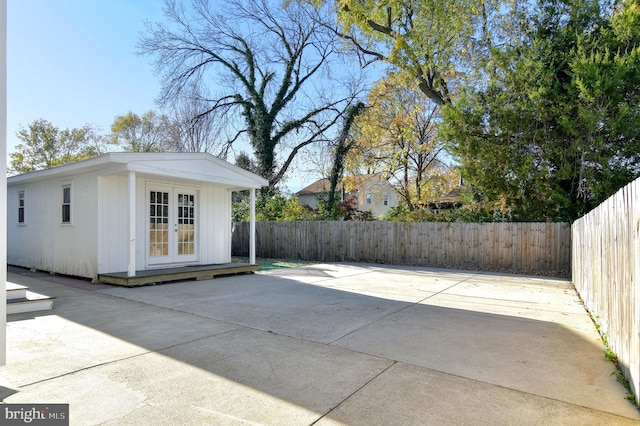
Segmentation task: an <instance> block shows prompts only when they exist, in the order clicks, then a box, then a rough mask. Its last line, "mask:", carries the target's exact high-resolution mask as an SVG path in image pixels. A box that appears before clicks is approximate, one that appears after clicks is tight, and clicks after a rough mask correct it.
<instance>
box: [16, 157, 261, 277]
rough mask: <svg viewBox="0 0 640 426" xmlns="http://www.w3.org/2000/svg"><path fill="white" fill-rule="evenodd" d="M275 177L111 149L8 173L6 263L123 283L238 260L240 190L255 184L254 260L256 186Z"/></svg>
mask: <svg viewBox="0 0 640 426" xmlns="http://www.w3.org/2000/svg"><path fill="white" fill-rule="evenodd" d="M267 184H268V182H267V180H265V179H263V178H261V177H259V176H257V175H255V174H253V173H251V172H248V171H246V170H243V169H241V168H239V167H236V166H233V165H231V164H229V163H227V162H226V161H223V160H221V159H219V158H216V157H214V156H212V155H210V154H206V153H108V154H104V155H101V156H99V157H95V158H92V159H89V160H85V161H80V162H77V163H72V164H67V165H63V166H59V167H54V168H51V169H47V170H39V171H35V172H31V173H26V174H23V175H18V176H13V177H9V178H8V179H7V213H8V214H7V243H8V244H7V263H8V264H10V265H16V266H21V267H26V268H33V269H38V270H44V271H49V272H51V273H59V274H66V275H72V276H79V277H86V278H90V279H92V280H96V281H103V282H110V281H109V279H106V278H105V277H109V276H111V277H117V276H120V277H125V278H126V279H125V280H123V281H122V282H118V281H114V283H120V284H124V285H140V284H145V283H149V282H153V279H148V280H147V281H135V280H133V278H135V277H141V276H146V275H153V274H154V273H155V274H156V275H157V273H158V271H160V272H162V271H169V270H171V271H178V272H180V271H185V270H187V269H184V267H190V268H191V269H190V270H192V271H193V270H198V268H199V269H200V270H211V269H215V267H216V265H217V266H218V267H222V266H224V265H226V266H229V267H231V266H233V265H232V264H231V238H232V220H231V203H232V192H233V191H242V190H249V191H250V196H251V223H252V224H253V226H252V227H251V230H252V235H251V238H250V246H249V248H248V249H249V265H255V207H254V206H255V191H256V189H259V188H261V187H263V186H266V185H267ZM204 266H210V268H204ZM180 268H183V269H180ZM202 277H204V276H199V278H202ZM113 279H115V278H113Z"/></svg>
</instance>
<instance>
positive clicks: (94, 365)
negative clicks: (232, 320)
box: [20, 330, 235, 388]
mask: <svg viewBox="0 0 640 426" xmlns="http://www.w3.org/2000/svg"><path fill="white" fill-rule="evenodd" d="M233 331H235V330H226V331H223V332H221V333H215V334H211V335H208V336H202V337H198V338H197V339H192V340H187V341H184V342H180V343H175V344H173V345H169V346H166V347H163V348H158V349H150V350H147V351H144V352H141V353H139V354H135V355H130V356H125V357H123V358H118V359H112V360H110V361H104V362H101V363H98V364H92V365H89V366H87V367H82V368H78V369H76V370H73V371H68V372H66V373H64V374H58V375H57V376H52V377H47V378H46V379H42V380H37V381H35V382H31V383H26V384H24V385H20V388H26V387H29V386H34V385H37V384H40V383H44V382H48V381H50V380H55V379H59V378H61V377H66V376H72V375H74V374H76V373H80V372H82V371H87V370H91V369H93V368H98V367H102V366H105V365H110V364H115V363H117V362H120V361H127V360H130V359H133V358H138V357H141V356H145V355H149V354H153V353H161V352H162V351H166V350H168V349H172V348H175V347H178V346H182V345H188V344H190V343H194V342H198V341H200V340H205V339H210V338H211V337H217V336H222V335H224V334H227V333H231V332H233Z"/></svg>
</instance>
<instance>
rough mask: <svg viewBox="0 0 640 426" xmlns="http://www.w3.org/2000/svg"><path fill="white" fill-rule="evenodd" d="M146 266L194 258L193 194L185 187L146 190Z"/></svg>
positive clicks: (186, 260)
mask: <svg viewBox="0 0 640 426" xmlns="http://www.w3.org/2000/svg"><path fill="white" fill-rule="evenodd" d="M147 197H148V198H147V203H148V212H149V216H148V221H147V223H148V229H147V237H148V238H147V241H148V251H147V255H148V258H147V259H148V260H147V263H148V264H149V265H153V264H166V263H185V262H194V261H196V260H198V247H197V243H198V238H197V237H198V233H197V217H196V214H197V193H196V191H195V190H192V189H188V188H179V187H169V186H153V187H149V188H148V189H147Z"/></svg>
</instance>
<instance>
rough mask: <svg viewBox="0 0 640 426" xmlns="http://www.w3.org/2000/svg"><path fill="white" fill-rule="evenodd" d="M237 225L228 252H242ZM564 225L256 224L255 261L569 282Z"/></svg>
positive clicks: (245, 228) (244, 241)
mask: <svg viewBox="0 0 640 426" xmlns="http://www.w3.org/2000/svg"><path fill="white" fill-rule="evenodd" d="M248 235H249V224H248V223H236V224H235V226H234V234H233V251H234V253H236V254H242V253H243V252H246V251H247V249H248ZM570 249H571V228H570V226H569V225H568V224H565V223H434V222H420V223H409V222H379V221H373V222H355V221H353V222H352V221H344V222H329V221H326V222H323V221H317V222H257V223H256V255H257V256H258V257H266V258H280V259H300V260H310V261H320V262H368V263H386V264H398V265H416V266H430V267H445V268H461V269H481V270H490V271H502V272H514V273H541V274H546V275H557V276H568V274H569V271H570V267H571V254H570Z"/></svg>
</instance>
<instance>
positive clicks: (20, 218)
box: [18, 190, 24, 223]
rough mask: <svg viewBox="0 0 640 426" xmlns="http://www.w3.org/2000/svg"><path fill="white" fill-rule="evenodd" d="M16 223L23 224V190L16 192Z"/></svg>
mask: <svg viewBox="0 0 640 426" xmlns="http://www.w3.org/2000/svg"><path fill="white" fill-rule="evenodd" d="M18 223H24V190H23V191H18Z"/></svg>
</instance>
